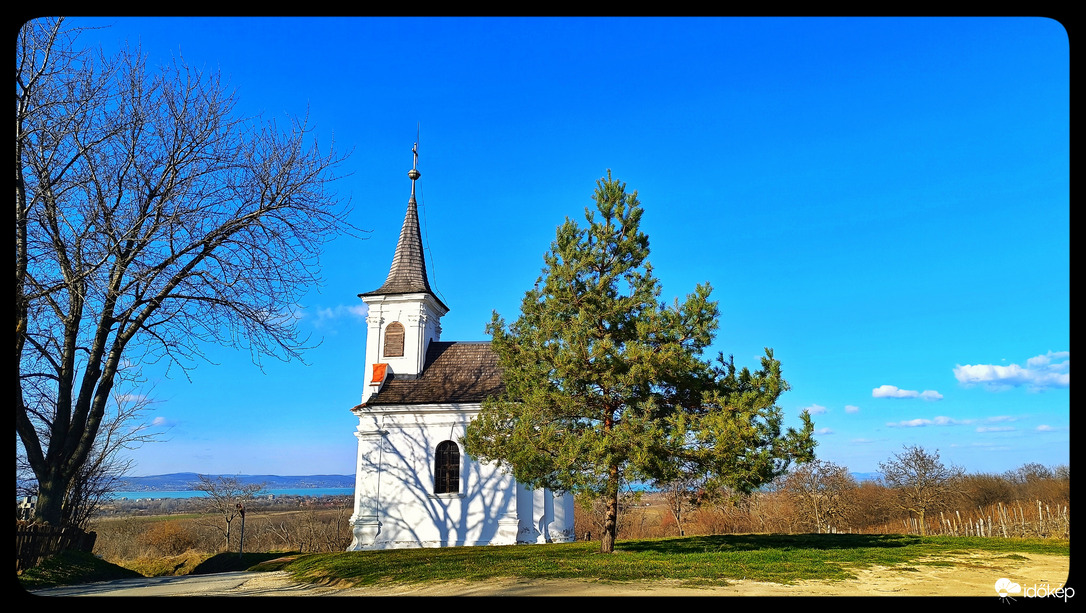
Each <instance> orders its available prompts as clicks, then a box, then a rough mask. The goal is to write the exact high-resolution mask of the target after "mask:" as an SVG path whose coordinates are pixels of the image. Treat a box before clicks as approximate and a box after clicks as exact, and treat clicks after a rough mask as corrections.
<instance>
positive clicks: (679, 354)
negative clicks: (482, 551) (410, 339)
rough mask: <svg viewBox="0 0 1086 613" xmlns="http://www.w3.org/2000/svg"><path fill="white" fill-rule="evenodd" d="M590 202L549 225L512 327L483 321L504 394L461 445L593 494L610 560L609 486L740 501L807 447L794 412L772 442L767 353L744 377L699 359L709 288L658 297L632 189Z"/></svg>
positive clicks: (712, 310) (708, 316)
mask: <svg viewBox="0 0 1086 613" xmlns="http://www.w3.org/2000/svg"><path fill="white" fill-rule="evenodd" d="M593 199H594V200H595V202H596V210H595V211H593V210H591V209H586V210H585V218H586V221H587V225H586V226H584V227H582V226H579V225H578V224H577V223H575V222H573V221H571V220H569V219H568V218H567V219H566V221H565V223H563V224H562V225H561V226H559V227H558V229H557V235H556V237H555V240H554V242H553V243H551V249H550V251H549V252H548V253H547V254H546V255H545V256H544V262H545V267H544V269H543V274H542V276H541V277H540V278H539V279H538V280H537V281H536V283H535V286H534V287H533V288H532V289H530V290H529V291H528V292H527V293H526V294H525V296H524V300H523V302H522V304H521V314H520V317H519V318H518V319H517V320H516V321H514V322H513V323H512V324H508V325H507V324H506V322H505V320H504V319H503V318H502V317H501V316H500V315H498V314H497V313H495V314H494V316H493V319H492V320H491V322H490V324H488V326H487V332H488V333H489V334H490V335H491V337H492V344H493V347H494V350H495V351H496V353H497V354H498V360H499V364H500V366H501V368H502V375H503V379H504V382H505V386H506V387H505V392H504V394H503V395H502V396H501V397H498V398H490V399H488V400H487V401H486V402H484V403H483V408H482V411H481V412H480V414H479V416H478V417H477V418H476V419H474V420H473V421H472V423H471V425H470V426H469V427H468V431H467V436H466V437H465V439H464V444H465V446H466V449H467V452H468V453H469V454H471V455H472V456H473V457H475V458H477V459H478V460H480V461H483V462H498V463H500V464H502V465H504V466H507V467H508V468H509V469H510V470H511V471H512V473H513V475H514V476H515V477H516V479H517V480H518V481H520V482H521V483H523V484H525V485H527V486H529V487H533V488H537V487H548V488H551V489H554V490H559V491H573V492H578V493H588V494H591V495H593V496H603V497H604V499H605V500H607V501H608V513H607V522H606V527H605V531H604V534H603V535H602V539H601V550H602V551H604V552H611V551H613V549H614V539H615V533H616V528H617V517H618V494H619V489H620V487H621V485H622V483H624V482H627V481H633V480H651V481H654V482H656V483H658V484H663V483H669V482H673V481H675V480H679V479H684V480H686V482H689V483H691V484H696V486H697V487H698V488H699V489H702V490H704V489H705V488H713V489H718V488H721V487H727V488H731V489H733V490H737V491H750V490H751V489H754V488H757V487H758V486H760V485H762V484H763V483H765V482H767V481H769V480H771V479H773V478H774V477H776V476H777V475H779V474H781V473H782V472H783V471H784V470H785V469H786V468H787V466H788V465H789V463H790V462H803V461H808V460H810V459H812V458H813V456H814V454H813V448H814V441H813V439H812V432H813V425H812V423H811V421H810V418H809V416H808V415H806V414H804V415H803V418H802V419H803V428H802V429H801V430H800V431H796V430H793V429H788V430H787V431H786V432H783V433H782V423H781V422H782V418H781V411H780V408H779V407H777V406H776V404H775V403H776V401H777V398H778V397H779V396H780V394H781V393H782V392H783V391H785V390H787V389H788V385H787V383H786V382H785V381H784V379H782V378H781V371H780V362H779V361H777V360H775V359H774V358H773V353H772V350H769V349H767V350H766V357H765V358H763V359H762V368H761V369H760V370H759V371H757V372H755V373H751V372H749V371H748V370H747V369H745V368H744V369H742V370H737V369H736V368H735V365H734V363H733V361H732V360H730V359H729V360H727V361H725V360H724V359H723V356H721V357H720V359H719V361H718V362H719V363H718V364H715V365H714V364H712V363H710V362H708V361H707V360H705V359H704V358H703V352H704V351H705V349H706V348H708V347H709V345H710V344H711V343H712V340H713V334H714V332H715V330H716V327H717V318H718V314H719V313H718V310H717V304H716V302H715V301H712V300H710V298H709V295H710V292H711V288H710V286H709V284H707V283H706V284H702V285H698V286H697V287H696V288H695V289H694V291H693V292H692V293H690V294H689V295H687V296H686V299H685V300H684V301H682V302H681V303H680V302H679V301H678V300H676V301H675V302H674V303H673V304H670V305H669V304H665V303H663V302H661V301H660V292H661V289H660V282H659V280H657V279H656V278H655V277H654V276H653V274H652V266H651V264H650V263H649V262H648V255H649V239H648V236H647V235H645V234H644V233H643V232H642V231H641V230H640V227H639V226H640V221H641V215H642V212H643V209H642V208H641V204H640V202H639V201H638V198H637V192H636V191H634V192H632V193H627V192H626V184H625V183H622V182H621V181H618V180H614V179H612V178H611V173H610V171H608V173H607V177H606V178H604V179H600V180H599V181H597V182H596V192H595V194H594V195H593Z"/></svg>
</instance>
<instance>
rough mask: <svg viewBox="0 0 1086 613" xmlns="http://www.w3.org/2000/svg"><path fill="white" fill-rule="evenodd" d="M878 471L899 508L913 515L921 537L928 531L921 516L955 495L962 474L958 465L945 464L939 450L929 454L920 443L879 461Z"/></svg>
mask: <svg viewBox="0 0 1086 613" xmlns="http://www.w3.org/2000/svg"><path fill="white" fill-rule="evenodd" d="M879 472H881V473H882V477H883V479H884V480H885V481H886V485H888V486H889V487H891V488H893V490H894V492H895V495H896V501H897V506H898V508H900V509H902V510H905V511H910V512H912V513H915V514H916V516H917V519H918V520H919V521H920V534H921V535H922V536H926V535H927V533H928V531H927V530H928V529H927V525H926V524H925V522H924V517H925V516H926V515H927V513H928V512H930V511H937V510H939V509H941V508H944V507H945V506H946V505H947V504H949V503H950V502H951V501H952V500H953V499H954V498H955V497H956V496H957V495H958V488H957V485H958V482H959V480H960V479H961V478H962V476H963V474H964V471H963V470H962V469H961V468H959V467H957V466H946V465H944V464H943V462H942V461H941V460H940V459H939V450H935V451H934V452H931V453H929V452H928V451H926V450H924V448H923V447H920V446H919V445H913V446H909V445H906V446H905V449H904V450H903V451H902V452H901V453H897V454H894V456H893V457H892V458H890V459H889V460H887V461H886V462H884V463H881V464H879Z"/></svg>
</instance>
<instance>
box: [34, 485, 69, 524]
mask: <svg viewBox="0 0 1086 613" xmlns="http://www.w3.org/2000/svg"><path fill="white" fill-rule="evenodd" d="M66 490H67V483H63V482H62V480H61V479H60V478H59V477H56V476H52V477H49V478H46V479H42V478H41V477H38V500H37V502H35V503H34V521H35V522H43V523H47V524H49V525H51V526H58V527H59V526H62V525H63V524H64V492H65V491H66Z"/></svg>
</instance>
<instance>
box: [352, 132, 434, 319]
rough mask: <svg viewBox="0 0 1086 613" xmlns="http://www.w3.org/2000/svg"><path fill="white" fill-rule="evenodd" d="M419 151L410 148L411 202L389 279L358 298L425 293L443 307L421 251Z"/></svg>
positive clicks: (405, 216) (408, 205)
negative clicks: (417, 189) (417, 188)
mask: <svg viewBox="0 0 1086 613" xmlns="http://www.w3.org/2000/svg"><path fill="white" fill-rule="evenodd" d="M418 147H419V144H418V143H415V144H414V145H413V146H412V147H411V153H412V154H413V157H414V166H413V167H412V168H411V170H409V171H408V172H407V176H408V177H409V178H410V179H411V198H410V199H409V200H408V201H407V214H406V215H404V219H403V227H402V228H401V229H400V241H399V242H398V243H397V244H396V253H395V254H394V255H393V256H392V266H391V268H390V269H389V271H388V277H387V278H386V279H385V283H384V285H382V286H381V287H379V288H377V289H376V290H374V291H372V292H366V293H364V294H359V296H360V297H361V296H375V295H389V294H414V293H425V294H429V295H431V296H433V297H434V299H435V300H437V301H438V303H440V304H441V305H442V306H445V305H444V303H442V302H441V300H439V299H438V298H437V296H435V295H434V292H433V290H431V289H430V282H429V280H428V279H427V278H426V258H425V256H424V255H423V250H422V234H421V232H420V231H419V212H418V204H417V202H416V201H415V181H417V180H418V178H419V177H420V176H421V174H420V173H419V170H418V166H419V150H418ZM447 308H448V307H446V309H447Z"/></svg>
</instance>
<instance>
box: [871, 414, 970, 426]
mask: <svg viewBox="0 0 1086 613" xmlns="http://www.w3.org/2000/svg"><path fill="white" fill-rule="evenodd" d="M971 422H972V420H968V419H967V420H964V421H963V420H959V419H954V418H952V417H946V416H944V415H939V416H938V417H935V418H934V419H924V418H917V419H906V420H904V421H899V422H888V423H887V424H886V425H887V426H890V427H891V428H923V427H925V426H962V425H965V424H968V423H971Z"/></svg>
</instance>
